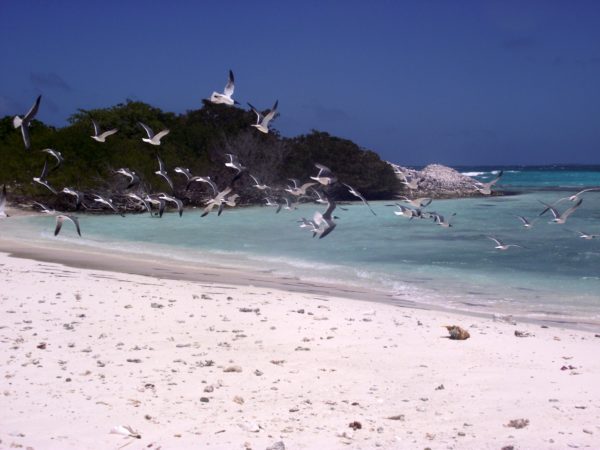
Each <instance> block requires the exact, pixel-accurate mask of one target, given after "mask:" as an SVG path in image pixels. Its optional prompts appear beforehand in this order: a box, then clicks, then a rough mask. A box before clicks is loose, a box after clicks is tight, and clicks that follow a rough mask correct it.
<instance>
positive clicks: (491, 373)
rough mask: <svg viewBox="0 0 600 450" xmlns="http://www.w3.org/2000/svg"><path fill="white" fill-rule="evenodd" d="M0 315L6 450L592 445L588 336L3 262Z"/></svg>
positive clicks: (597, 413) (594, 351) (596, 429)
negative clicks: (128, 430)
mask: <svg viewBox="0 0 600 450" xmlns="http://www.w3.org/2000/svg"><path fill="white" fill-rule="evenodd" d="M0 312H1V314H0V351H1V353H0V354H1V357H0V375H1V377H0V380H1V382H0V383H1V392H2V402H1V405H2V407H1V408H0V440H1V441H0V448H12V447H14V446H18V445H21V446H23V448H27V447H31V448H35V449H50V448H56V449H84V448H94V449H98V448H103V449H105V448H118V447H119V446H121V445H123V444H126V443H128V442H130V441H131V443H130V444H129V445H128V446H127V447H125V448H127V449H141V448H152V449H157V448H163V449H171V448H203V447H209V448H226V449H235V448H244V447H248V448H254V449H265V448H267V447H269V446H272V445H273V444H275V443H276V442H279V441H282V442H283V443H284V444H285V448H288V449H293V448H321V449H323V448H328V449H329V448H357V449H358V448H360V449H365V448H376V447H381V448H386V449H388V448H410V449H412V448H424V447H430V448H432V449H436V448H478V449H483V448H492V449H500V448H502V447H504V446H509V445H513V446H514V447H515V448H560V449H562V448H567V447H569V446H579V447H586V446H587V447H590V448H599V447H600V383H599V382H598V381H599V380H600V357H599V355H600V338H598V337H595V336H594V333H589V332H583V331H572V330H562V329H559V328H540V326H539V325H533V324H518V325H516V326H515V325H511V324H509V323H504V322H493V321H492V320H490V319H485V318H477V317H469V316H460V315H454V314H451V313H446V312H437V311H424V310H412V309H407V308H399V307H397V306H393V305H387V304H382V303H373V302H363V301H360V300H356V299H352V300H351V299H345V298H337V297H330V296H324V295H320V294H315V293H311V294H306V293H299V292H288V291H284V290H279V289H276V288H270V287H261V288H258V287H253V286H250V285H246V286H240V285H235V284H225V283H218V284H214V283H206V282H194V281H185V280H167V279H160V278H156V277H144V276H139V275H130V274H122V273H117V272H106V271H100V270H96V269H93V270H90V269H74V268H71V267H65V266H61V265H58V264H53V263H44V262H37V261H33V260H28V259H19V258H11V257H8V256H6V255H5V254H0ZM445 324H459V325H461V326H463V327H465V328H467V329H468V330H469V332H470V333H471V336H472V337H471V339H469V340H467V341H452V340H449V339H446V338H445V337H446V336H447V332H446V330H445V328H443V327H442V325H445ZM515 330H521V331H528V332H530V333H533V334H534V335H535V336H532V337H525V338H519V337H515V335H514V332H515ZM563 366H565V367H567V368H566V370H561V368H562V367H563ZM568 366H571V367H573V369H569V368H568ZM239 370H241V371H239ZM442 386H443V387H442ZM392 416H396V420H392V419H390V417H392ZM521 418H522V419H528V420H529V424H528V425H527V426H526V427H524V428H522V429H516V428H512V427H507V426H506V425H507V424H508V423H509V422H510V421H511V420H513V419H521ZM355 421H357V422H359V423H360V425H361V429H357V430H352V429H351V428H350V427H349V424H350V423H351V422H355ZM115 425H131V426H132V427H133V428H135V429H136V430H137V431H139V433H140V434H141V436H142V438H141V440H134V439H131V440H128V439H125V438H123V437H121V436H119V435H116V434H109V431H110V430H111V428H112V427H114V426H115Z"/></svg>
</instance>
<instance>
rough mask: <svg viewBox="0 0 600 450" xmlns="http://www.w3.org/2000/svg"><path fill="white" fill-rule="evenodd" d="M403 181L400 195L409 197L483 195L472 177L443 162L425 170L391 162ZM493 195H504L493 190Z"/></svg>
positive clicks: (431, 165)
mask: <svg viewBox="0 0 600 450" xmlns="http://www.w3.org/2000/svg"><path fill="white" fill-rule="evenodd" d="M390 165H391V166H392V168H393V169H394V173H395V174H396V176H397V177H398V179H399V180H400V182H401V183H402V188H401V190H400V192H399V195H405V196H407V197H413V198H414V197H431V198H462V197H482V196H483V195H482V194H481V193H480V192H479V191H478V190H477V189H476V187H475V182H476V180H474V179H473V178H471V177H468V176H466V175H463V174H462V173H460V172H458V171H457V170H455V169H453V168H451V167H447V166H443V165H441V164H430V165H428V166H426V167H425V168H424V169H423V170H414V169H409V168H407V167H403V166H400V165H398V164H393V163H390ZM492 195H503V192H501V191H492Z"/></svg>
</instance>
